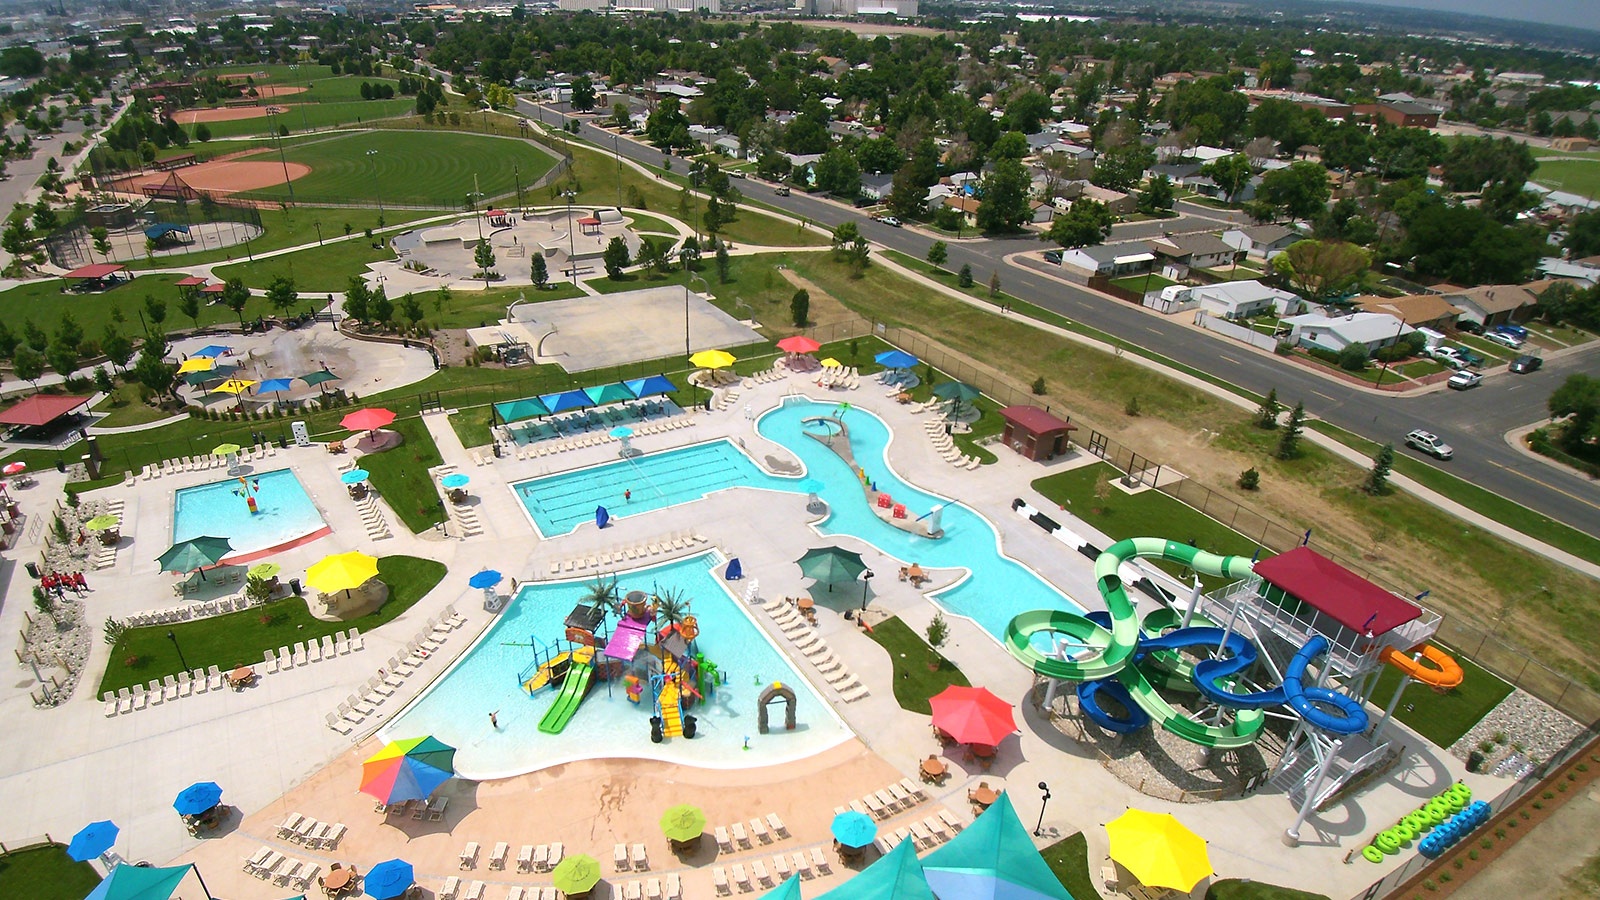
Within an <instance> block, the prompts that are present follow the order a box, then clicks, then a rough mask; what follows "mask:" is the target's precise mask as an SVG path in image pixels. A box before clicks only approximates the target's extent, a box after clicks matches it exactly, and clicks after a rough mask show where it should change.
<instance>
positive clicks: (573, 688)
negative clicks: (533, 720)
mask: <svg viewBox="0 0 1600 900" xmlns="http://www.w3.org/2000/svg"><path fill="white" fill-rule="evenodd" d="M593 674H594V666H592V665H590V664H588V663H581V662H577V661H574V662H573V663H572V665H571V667H570V668H568V669H567V678H566V680H565V681H563V682H562V683H561V693H560V694H557V695H556V702H555V703H554V704H553V705H552V706H551V707H550V709H549V711H548V712H546V713H545V714H544V718H543V719H540V720H539V730H540V731H542V732H544V733H545V734H560V733H561V730H562V729H564V728H566V727H567V723H568V722H570V721H572V715H573V713H576V712H577V711H578V704H579V703H582V702H583V695H584V694H585V693H586V692H587V691H588V690H589V676H591V675H593Z"/></svg>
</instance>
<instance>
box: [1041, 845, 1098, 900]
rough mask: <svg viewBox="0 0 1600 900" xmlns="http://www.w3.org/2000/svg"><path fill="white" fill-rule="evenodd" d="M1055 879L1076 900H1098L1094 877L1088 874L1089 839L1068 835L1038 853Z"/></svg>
mask: <svg viewBox="0 0 1600 900" xmlns="http://www.w3.org/2000/svg"><path fill="white" fill-rule="evenodd" d="M1039 855H1040V856H1043V857H1044V861H1045V862H1047V863H1049V864H1050V871H1052V872H1054V873H1056V879H1057V880H1058V881H1060V882H1061V886H1062V887H1064V888H1066V889H1067V893H1069V894H1071V895H1072V896H1073V897H1075V898H1077V900H1099V898H1100V892H1099V891H1098V890H1096V889H1095V886H1094V876H1092V875H1090V874H1089V839H1088V838H1086V837H1084V836H1083V832H1081V831H1080V832H1078V833H1077V834H1069V835H1067V836H1066V837H1064V838H1062V839H1061V840H1059V841H1056V842H1055V843H1054V844H1051V845H1050V846H1048V847H1045V848H1044V849H1042V850H1040V851H1039Z"/></svg>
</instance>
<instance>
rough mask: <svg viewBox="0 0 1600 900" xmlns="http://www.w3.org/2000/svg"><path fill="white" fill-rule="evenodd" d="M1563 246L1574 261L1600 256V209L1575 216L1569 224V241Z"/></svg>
mask: <svg viewBox="0 0 1600 900" xmlns="http://www.w3.org/2000/svg"><path fill="white" fill-rule="evenodd" d="M1562 246H1563V247H1565V248H1566V249H1567V251H1568V252H1569V253H1571V255H1572V258H1573V259H1582V258H1584V257H1586V256H1595V255H1597V254H1600V209H1591V210H1589V211H1588V212H1586V213H1580V214H1579V215H1576V216H1574V217H1573V218H1572V221H1571V222H1568V223H1567V240H1566V242H1565V243H1564V244H1562Z"/></svg>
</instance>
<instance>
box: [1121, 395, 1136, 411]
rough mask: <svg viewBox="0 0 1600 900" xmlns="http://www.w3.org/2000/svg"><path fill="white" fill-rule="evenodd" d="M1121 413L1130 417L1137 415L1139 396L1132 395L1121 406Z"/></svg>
mask: <svg viewBox="0 0 1600 900" xmlns="http://www.w3.org/2000/svg"><path fill="white" fill-rule="evenodd" d="M1122 411H1123V412H1125V413H1127V414H1128V415H1130V416H1137V415H1138V414H1139V395H1138V394H1134V395H1133V396H1131V397H1129V398H1128V402H1127V403H1125V404H1123V406H1122Z"/></svg>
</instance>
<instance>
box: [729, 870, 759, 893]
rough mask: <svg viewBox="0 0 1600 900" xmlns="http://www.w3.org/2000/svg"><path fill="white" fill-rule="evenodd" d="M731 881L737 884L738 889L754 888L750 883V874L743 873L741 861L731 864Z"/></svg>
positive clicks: (751, 889) (747, 889) (750, 889)
mask: <svg viewBox="0 0 1600 900" xmlns="http://www.w3.org/2000/svg"><path fill="white" fill-rule="evenodd" d="M733 883H734V884H737V885H738V886H739V890H741V891H753V890H755V888H754V887H753V886H752V885H751V884H750V876H749V875H747V874H745V871H744V864H743V863H734V864H733Z"/></svg>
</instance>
